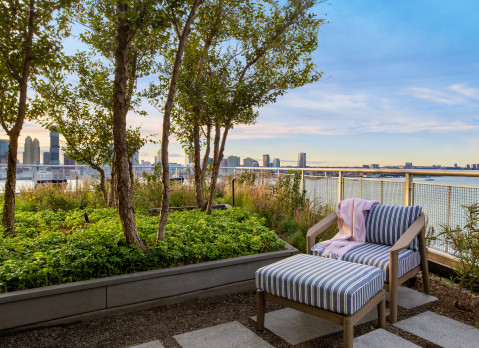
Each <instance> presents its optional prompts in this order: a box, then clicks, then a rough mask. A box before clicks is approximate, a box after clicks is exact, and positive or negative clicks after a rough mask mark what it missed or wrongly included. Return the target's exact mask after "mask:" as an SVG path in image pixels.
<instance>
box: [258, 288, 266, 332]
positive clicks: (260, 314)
mask: <svg viewBox="0 0 479 348" xmlns="http://www.w3.org/2000/svg"><path fill="white" fill-rule="evenodd" d="M264 307H265V299H264V293H263V291H261V290H257V291H256V330H258V331H263V330H264Z"/></svg>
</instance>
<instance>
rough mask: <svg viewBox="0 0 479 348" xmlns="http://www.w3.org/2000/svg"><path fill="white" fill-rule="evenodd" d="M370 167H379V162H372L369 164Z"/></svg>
mask: <svg viewBox="0 0 479 348" xmlns="http://www.w3.org/2000/svg"><path fill="white" fill-rule="evenodd" d="M369 168H371V169H379V164H378V163H372V164H370V165H369Z"/></svg>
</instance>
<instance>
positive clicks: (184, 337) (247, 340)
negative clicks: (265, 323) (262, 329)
mask: <svg viewBox="0 0 479 348" xmlns="http://www.w3.org/2000/svg"><path fill="white" fill-rule="evenodd" d="M173 338H174V339H175V340H176V341H177V342H178V343H179V344H180V346H182V347H183V348H212V347H214V348H273V346H272V345H270V344H269V343H268V342H266V341H265V340H263V339H262V338H260V337H259V336H257V335H256V334H254V333H253V332H252V331H251V330H249V329H248V328H246V327H244V326H243V325H241V324H240V323H238V322H237V321H232V322H230V323H226V324H220V325H216V326H212V327H208V328H206V329H200V330H196V331H192V332H187V333H184V334H181V335H177V336H173Z"/></svg>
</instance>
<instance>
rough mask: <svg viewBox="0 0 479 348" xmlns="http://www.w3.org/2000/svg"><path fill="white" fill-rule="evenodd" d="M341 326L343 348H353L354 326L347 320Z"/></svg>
mask: <svg viewBox="0 0 479 348" xmlns="http://www.w3.org/2000/svg"><path fill="white" fill-rule="evenodd" d="M343 326H344V331H343V340H344V348H353V339H354V325H353V324H352V322H351V321H350V320H349V319H348V318H345V319H344V324H343Z"/></svg>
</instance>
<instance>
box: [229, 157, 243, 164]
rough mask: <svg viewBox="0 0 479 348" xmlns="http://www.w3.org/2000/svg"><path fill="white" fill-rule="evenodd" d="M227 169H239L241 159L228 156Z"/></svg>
mask: <svg viewBox="0 0 479 348" xmlns="http://www.w3.org/2000/svg"><path fill="white" fill-rule="evenodd" d="M228 167H241V159H240V158H239V157H238V156H228Z"/></svg>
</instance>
